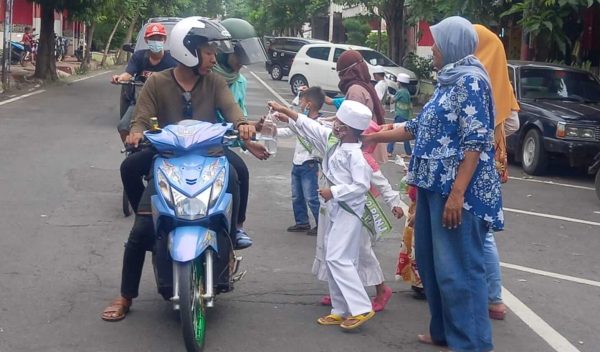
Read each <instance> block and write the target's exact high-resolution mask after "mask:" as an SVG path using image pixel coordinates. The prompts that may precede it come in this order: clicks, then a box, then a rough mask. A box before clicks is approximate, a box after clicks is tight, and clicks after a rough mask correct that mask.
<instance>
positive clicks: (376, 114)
mask: <svg viewBox="0 0 600 352" xmlns="http://www.w3.org/2000/svg"><path fill="white" fill-rule="evenodd" d="M336 70H337V71H338V76H339V77H340V83H339V84H338V87H339V88H340V91H341V92H342V94H344V96H345V99H347V100H354V101H357V102H359V103H362V104H364V105H366V106H367V107H369V109H371V112H372V113H373V120H374V121H375V122H377V124H378V125H383V124H384V123H385V110H384V109H383V106H382V105H381V101H380V100H379V96H377V92H376V91H375V88H374V87H373V84H372V83H371V74H370V73H369V67H368V66H367V63H366V62H365V60H364V58H363V57H362V55H361V54H360V53H359V52H358V51H356V50H347V51H345V52H343V53H342V55H340V57H339V58H338V61H337V64H336ZM372 155H373V157H374V158H375V160H377V162H378V163H384V162H386V161H387V151H386V147H385V145H383V144H382V145H378V146H377V147H376V148H375V151H373V153H372Z"/></svg>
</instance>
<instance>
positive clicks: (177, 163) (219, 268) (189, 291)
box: [144, 120, 245, 351]
mask: <svg viewBox="0 0 600 352" xmlns="http://www.w3.org/2000/svg"><path fill="white" fill-rule="evenodd" d="M144 134H145V137H146V139H147V140H148V141H149V142H150V143H151V144H152V147H154V148H155V149H156V151H157V152H158V155H157V156H156V158H155V159H154V163H153V167H152V171H153V178H152V180H151V181H150V182H153V183H154V187H155V188H156V194H155V195H153V196H152V198H151V204H152V217H153V221H154V225H155V231H156V245H155V249H154V258H153V259H154V260H153V262H154V263H153V264H154V269H155V275H156V279H157V283H158V286H159V292H160V293H161V294H162V295H163V297H165V298H168V299H170V301H171V302H172V304H173V307H174V309H175V310H179V311H180V315H181V325H182V329H183V337H184V341H185V345H186V348H187V350H188V351H201V350H202V348H203V345H204V338H205V327H206V320H205V308H207V307H212V306H213V305H214V300H215V295H216V294H217V293H221V292H228V291H231V290H232V289H233V283H234V282H235V281H237V280H239V279H241V278H242V277H243V274H244V273H245V272H244V273H240V274H236V273H237V271H238V267H239V263H240V261H241V259H242V258H241V257H238V256H236V254H235V252H234V250H233V242H232V240H231V237H230V231H231V216H232V207H233V200H232V195H231V194H230V193H228V192H227V181H228V178H229V172H230V166H229V163H228V162H227V158H226V157H225V156H223V148H224V147H225V146H228V145H230V144H232V143H234V142H235V141H237V140H238V138H239V137H238V134H237V132H236V131H234V130H233V128H232V125H231V124H219V123H217V124H212V123H208V122H202V121H197V120H183V121H181V122H179V123H178V124H176V125H169V126H166V127H164V128H163V129H158V126H156V127H155V128H154V129H153V130H149V131H146V132H144Z"/></svg>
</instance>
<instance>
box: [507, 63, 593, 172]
mask: <svg viewBox="0 0 600 352" xmlns="http://www.w3.org/2000/svg"><path fill="white" fill-rule="evenodd" d="M508 71H509V76H510V80H511V83H512V84H513V87H514V88H515V92H516V96H517V99H518V100H519V104H520V105H521V111H520V112H519V120H520V123H521V127H520V128H519V131H518V132H516V133H515V134H513V135H512V136H509V137H508V138H507V148H508V152H509V153H510V154H511V155H514V157H515V160H516V161H520V162H522V165H523V170H524V171H525V172H526V173H528V174H531V175H539V174H542V173H544V171H545V170H546V167H547V166H548V163H549V161H550V160H551V159H553V158H563V159H566V160H567V161H568V164H569V165H570V166H571V167H586V166H589V165H591V164H592V161H593V160H594V157H595V156H596V154H598V153H599V152H600V81H599V80H598V78H597V77H595V76H594V75H592V74H591V73H589V72H586V71H582V70H578V69H575V68H572V67H570V66H563V65H554V64H546V63H540V62H524V61H509V65H508Z"/></svg>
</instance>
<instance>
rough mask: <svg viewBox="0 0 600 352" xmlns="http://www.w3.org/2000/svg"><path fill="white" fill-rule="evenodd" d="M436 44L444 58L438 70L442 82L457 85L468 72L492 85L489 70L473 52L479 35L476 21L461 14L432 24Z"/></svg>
mask: <svg viewBox="0 0 600 352" xmlns="http://www.w3.org/2000/svg"><path fill="white" fill-rule="evenodd" d="M431 34H432V35H433V40H434V41H435V45H436V46H437V48H438V49H439V50H440V52H441V53H442V56H443V57H444V67H443V68H442V69H441V70H440V71H439V72H438V76H437V80H438V82H439V84H440V85H452V84H455V83H456V81H458V79H460V78H461V77H462V76H464V75H466V74H471V75H473V76H476V77H478V78H480V79H482V80H484V81H486V82H487V83H488V86H490V87H491V85H490V80H489V77H488V74H487V71H486V70H485V68H484V67H483V65H482V64H481V62H480V61H479V59H477V58H476V57H475V56H474V55H473V54H474V53H475V49H477V43H478V37H477V32H475V29H474V28H473V24H472V23H471V22H469V21H468V20H467V19H465V18H462V17H460V16H452V17H448V18H446V19H444V20H443V21H441V22H440V23H438V24H436V25H434V26H431Z"/></svg>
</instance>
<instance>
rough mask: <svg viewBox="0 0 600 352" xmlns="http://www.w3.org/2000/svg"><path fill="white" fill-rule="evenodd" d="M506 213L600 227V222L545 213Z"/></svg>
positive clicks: (515, 210) (508, 210)
mask: <svg viewBox="0 0 600 352" xmlns="http://www.w3.org/2000/svg"><path fill="white" fill-rule="evenodd" d="M504 211H507V212H509V213H517V214H525V215H532V216H539V217H541V218H548V219H555V220H562V221H569V222H575V223H578V224H585V225H592V226H600V222H595V221H588V220H582V219H575V218H568V217H566V216H559V215H551V214H544V213H536V212H533V211H526V210H519V209H512V208H504Z"/></svg>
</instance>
